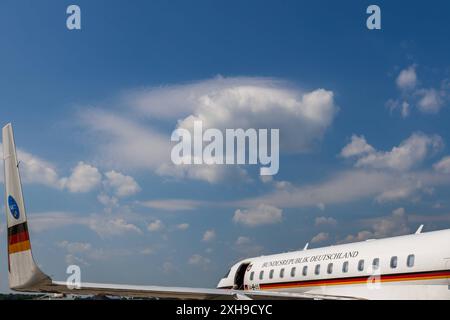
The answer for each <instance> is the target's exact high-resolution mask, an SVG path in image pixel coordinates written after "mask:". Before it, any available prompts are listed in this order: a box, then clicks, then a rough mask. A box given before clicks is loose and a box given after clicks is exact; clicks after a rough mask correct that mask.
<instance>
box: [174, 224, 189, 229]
mask: <svg viewBox="0 0 450 320" xmlns="http://www.w3.org/2000/svg"><path fill="white" fill-rule="evenodd" d="M176 228H177V230H187V229H189V223H180V224H177V225H176Z"/></svg>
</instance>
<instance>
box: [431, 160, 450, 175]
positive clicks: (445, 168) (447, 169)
mask: <svg viewBox="0 0 450 320" xmlns="http://www.w3.org/2000/svg"><path fill="white" fill-rule="evenodd" d="M433 168H434V170H436V171H438V172H442V173H445V174H450V156H447V157H444V158H442V159H441V160H440V161H439V162H438V163H435V164H434V165H433Z"/></svg>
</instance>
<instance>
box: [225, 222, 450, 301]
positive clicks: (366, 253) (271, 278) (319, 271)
mask: <svg viewBox="0 0 450 320" xmlns="http://www.w3.org/2000/svg"><path fill="white" fill-rule="evenodd" d="M449 285H450V230H442V231H434V232H427V233H421V234H413V235H406V236H400V237H394V238H388V239H381V240H367V241H364V242H357V243H352V244H344V245H336V246H330V247H325V248H319V249H311V250H303V251H296V252H289V253H282V254H276V255H269V256H261V257H256V258H250V259H245V260H242V261H240V262H238V263H237V264H235V265H234V266H233V267H232V268H231V269H230V272H229V273H228V275H227V276H226V277H224V278H223V279H221V281H220V282H219V284H218V288H235V289H242V290H268V291H285V292H301V293H312V294H322V295H338V296H348V297H357V298H362V299H450V287H449Z"/></svg>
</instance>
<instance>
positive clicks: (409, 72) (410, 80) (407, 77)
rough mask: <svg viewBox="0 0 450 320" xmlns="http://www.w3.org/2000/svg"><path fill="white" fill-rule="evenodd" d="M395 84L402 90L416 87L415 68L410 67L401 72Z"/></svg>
mask: <svg viewBox="0 0 450 320" xmlns="http://www.w3.org/2000/svg"><path fill="white" fill-rule="evenodd" d="M396 83H397V86H398V87H399V88H400V89H402V90H410V89H414V87H415V86H416V85H417V74H416V67H415V66H414V65H412V66H410V67H408V68H406V69H404V70H402V71H401V72H400V74H399V75H398V77H397V79H396Z"/></svg>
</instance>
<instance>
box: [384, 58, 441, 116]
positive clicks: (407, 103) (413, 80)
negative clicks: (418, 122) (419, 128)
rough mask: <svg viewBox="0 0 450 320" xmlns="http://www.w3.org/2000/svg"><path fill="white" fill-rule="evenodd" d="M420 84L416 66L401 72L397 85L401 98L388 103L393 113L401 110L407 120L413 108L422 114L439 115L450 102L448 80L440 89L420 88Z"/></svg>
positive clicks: (390, 100)
mask: <svg viewBox="0 0 450 320" xmlns="http://www.w3.org/2000/svg"><path fill="white" fill-rule="evenodd" d="M418 83H419V79H418V76H417V72H416V66H415V65H412V66H409V67H408V68H406V69H404V70H402V71H400V74H399V75H398V77H397V79H396V84H397V87H398V88H399V89H400V92H401V97H399V98H397V99H389V100H388V101H387V102H386V106H387V107H388V108H389V109H390V110H391V112H393V111H395V110H399V111H400V113H401V116H402V117H403V118H406V117H408V116H409V115H410V113H411V107H412V106H415V107H416V108H417V110H418V111H420V112H422V113H426V114H437V113H438V112H439V111H440V110H441V109H442V107H443V106H444V105H445V103H446V102H448V101H449V98H450V94H449V89H450V85H449V84H448V81H447V80H444V81H442V82H441V86H440V87H439V88H437V87H436V88H420V87H418Z"/></svg>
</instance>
